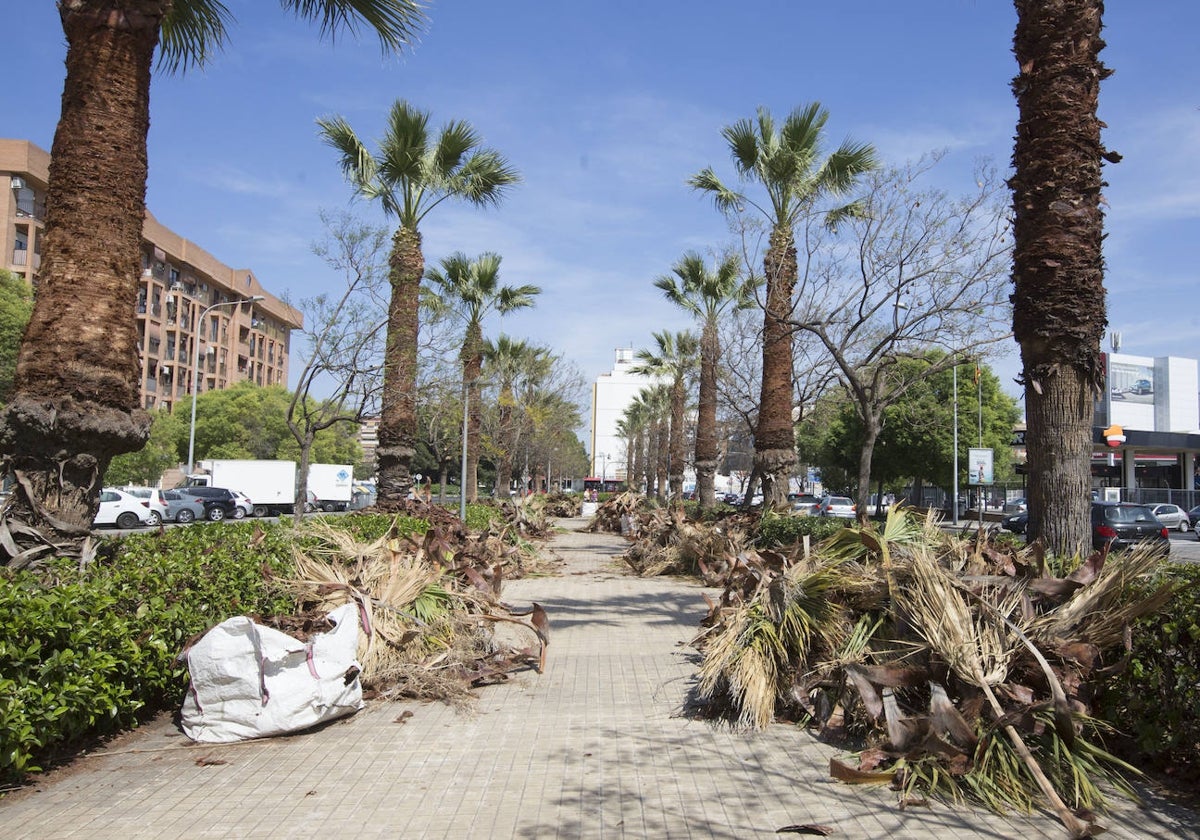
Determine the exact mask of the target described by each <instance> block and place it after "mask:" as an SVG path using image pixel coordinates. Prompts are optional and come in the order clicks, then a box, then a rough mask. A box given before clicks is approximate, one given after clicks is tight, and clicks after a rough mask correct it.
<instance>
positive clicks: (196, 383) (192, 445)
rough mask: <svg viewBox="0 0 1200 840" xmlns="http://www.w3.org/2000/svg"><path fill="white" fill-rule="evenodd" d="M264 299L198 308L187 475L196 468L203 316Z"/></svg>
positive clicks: (258, 297)
mask: <svg viewBox="0 0 1200 840" xmlns="http://www.w3.org/2000/svg"><path fill="white" fill-rule="evenodd" d="M265 299H266V298H265V296H263V295H254V296H252V297H248V298H243V299H241V300H226V301H222V302H221V303H214V304H212V305H211V306H206V307H205V308H204V309H202V310H200V317H199V318H197V319H196V342H195V344H196V350H195V352H194V353H192V422H191V425H190V426H189V427H188V468H187V471H188V475H191V474H192V473H193V472H194V471H195V468H196V393H197V392H198V391H199V390H200V338H201V336H203V335H204V316H205V315H207V314H208V313H209V312H212V311H213V310H214V309H216V308H217V307H220V306H241V305H242V304H243V303H254V302H255V301H257V300H265Z"/></svg>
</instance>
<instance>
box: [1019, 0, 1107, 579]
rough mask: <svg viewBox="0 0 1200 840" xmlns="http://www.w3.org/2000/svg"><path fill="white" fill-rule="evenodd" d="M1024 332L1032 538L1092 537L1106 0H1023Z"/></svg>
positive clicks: (1053, 546) (1101, 320) (1101, 321)
mask: <svg viewBox="0 0 1200 840" xmlns="http://www.w3.org/2000/svg"><path fill="white" fill-rule="evenodd" d="M1015 5H1016V8H1017V17H1018V20H1017V29H1016V34H1015V37H1014V39H1013V51H1014V54H1015V56H1016V59H1017V64H1018V65H1019V67H1020V73H1019V75H1018V76H1017V77H1016V78H1015V79H1014V80H1013V91H1014V93H1015V94H1016V98H1017V105H1018V108H1019V112H1020V117H1019V122H1018V124H1017V137H1016V144H1015V147H1014V150H1013V165H1014V170H1015V174H1014V175H1013V177H1012V179H1011V180H1010V181H1009V185H1010V186H1011V187H1012V190H1013V210H1014V225H1013V231H1014V248H1013V279H1014V287H1015V288H1014V293H1013V297H1012V300H1013V331H1014V333H1015V335H1016V339H1017V341H1018V343H1019V344H1020V346H1021V361H1022V365H1023V368H1024V372H1023V378H1024V383H1025V413H1026V422H1027V425H1028V431H1027V433H1026V438H1025V442H1026V447H1027V450H1028V464H1029V488H1028V492H1029V525H1028V531H1027V533H1028V536H1029V538H1030V539H1038V538H1040V539H1042V540H1043V541H1044V542H1045V543H1046V545H1047V546H1048V547H1049V548H1050V550H1051V551H1053V552H1055V553H1058V554H1062V555H1070V554H1071V553H1073V552H1075V551H1077V550H1079V549H1080V548H1083V547H1086V546H1088V545H1089V544H1090V524H1089V523H1090V519H1089V505H1090V497H1089V493H1088V489H1089V487H1090V484H1091V451H1092V412H1093V405H1094V399H1095V397H1096V395H1097V394H1098V393H1100V392H1101V389H1102V388H1103V374H1102V371H1101V366H1100V342H1101V340H1102V338H1103V336H1104V329H1105V326H1106V323H1107V317H1106V314H1105V293H1104V265H1103V258H1102V252H1101V241H1102V238H1103V227H1104V217H1103V214H1102V213H1101V211H1100V199H1101V195H1100V189H1101V186H1102V184H1103V181H1102V178H1101V172H1100V165H1101V164H1100V160H1101V155H1102V154H1103V153H1104V149H1103V147H1102V146H1101V142H1100V121H1099V120H1098V119H1097V117H1096V108H1097V103H1098V100H1099V89H1100V81H1101V79H1103V78H1105V77H1107V76H1108V75H1109V74H1110V71H1109V70H1107V69H1106V68H1105V67H1104V66H1103V65H1102V64H1101V63H1100V61H1099V53H1100V50H1101V49H1103V48H1104V41H1103V40H1102V39H1101V38H1100V31H1101V28H1102V23H1101V16H1102V14H1103V10H1104V4H1103V3H1102V2H1100V0H1016V4H1015Z"/></svg>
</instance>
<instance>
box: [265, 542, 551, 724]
mask: <svg viewBox="0 0 1200 840" xmlns="http://www.w3.org/2000/svg"><path fill="white" fill-rule="evenodd" d="M522 562H523V560H522V556H521V553H520V551H519V550H518V549H517V548H515V547H514V546H512V544H511V541H509V540H507V539H505V538H504V537H503V536H502V535H497V534H493V533H490V532H485V533H483V534H481V535H478V536H468V537H465V538H464V537H461V535H460V536H458V537H456V536H454V535H451V534H450V533H448V532H447V531H445V530H443V529H441V528H438V527H432V528H431V529H430V530H429V531H428V532H427V533H426V534H425V535H424V537H414V538H405V537H400V536H396V535H394V534H388V535H385V536H383V537H381V538H379V539H377V540H375V541H374V542H370V543H362V542H359V541H357V540H356V539H355V538H354V537H353V536H351V535H350V534H347V533H346V532H345V531H343V530H340V529H338V528H336V527H334V526H332V525H331V524H329V523H327V522H325V521H323V520H320V519H315V520H312V521H311V522H310V523H307V524H306V526H305V531H304V539H303V540H299V541H297V547H296V548H295V549H294V550H293V566H294V570H293V573H292V575H291V577H290V578H289V579H288V580H287V581H286V582H285V583H286V585H287V587H288V589H289V590H290V592H291V593H292V594H293V596H294V597H295V599H296V603H297V605H298V612H297V616H293V617H290V618H288V619H282V620H281V619H276V620H273V621H271V622H269V623H271V624H273V625H274V626H276V627H278V628H279V629H282V630H284V631H285V632H294V631H295V630H297V629H299V628H300V627H303V626H305V625H306V624H307V625H308V626H310V627H311V626H316V627H317V629H323V628H322V627H321V626H320V622H313V621H311V620H309V618H310V617H313V616H319V617H323V616H324V615H325V614H326V613H328V612H330V611H331V610H333V609H335V608H337V607H339V606H341V605H343V604H346V603H356V604H358V606H359V611H360V614H361V615H362V619H363V620H362V626H363V628H364V629H365V630H366V632H364V633H362V634H361V636H360V645H359V662H360V663H361V665H362V673H361V679H362V684H363V688H364V690H365V694H366V696H368V697H381V698H385V699H395V698H402V697H405V698H417V699H437V700H443V701H446V702H449V703H452V704H455V705H463V704H466V703H467V702H469V699H470V697H471V695H470V689H471V688H474V687H477V686H482V685H488V684H491V683H495V682H500V681H503V680H505V679H507V675H508V674H509V673H511V672H513V671H515V670H521V669H525V668H530V667H532V668H536V669H537V671H538V672H539V673H541V672H542V670H543V669H544V668H545V662H546V646H547V644H548V642H549V623H548V620H547V617H546V613H545V611H544V610H543V609H542V608H541V607H540V606H539V605H537V604H533V605H531V606H530V607H527V608H523V609H519V608H515V607H512V606H509V605H508V604H505V603H504V602H503V601H502V600H501V599H500V591H501V586H502V583H503V580H504V578H505V576H506V575H508V576H516V575H519V574H521V573H522V572H523V571H526V569H524V568H523V567H522V565H521V564H522ZM499 624H507V625H516V626H517V627H518V628H520V632H521V633H523V634H524V640H525V641H526V642H527V644H525V645H523V646H520V647H515V646H506V645H503V644H500V643H499V642H497V640H496V639H497V634H496V633H495V632H494V629H495V628H496V626H497V625H499ZM510 635H511V634H510Z"/></svg>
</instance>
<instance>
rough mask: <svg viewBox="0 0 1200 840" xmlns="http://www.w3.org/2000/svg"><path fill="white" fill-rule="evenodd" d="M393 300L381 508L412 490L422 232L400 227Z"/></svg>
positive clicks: (382, 417) (379, 458)
mask: <svg viewBox="0 0 1200 840" xmlns="http://www.w3.org/2000/svg"><path fill="white" fill-rule="evenodd" d="M388 267H389V273H388V280H389V281H390V282H391V285H392V297H391V300H390V301H389V303H388V331H387V349H386V351H385V356H384V363H383V396H382V400H381V405H380V412H379V447H378V448H377V449H376V450H375V463H376V465H377V468H378V477H377V481H376V485H377V488H378V494H379V495H378V501H377V502H376V505H377V506H378V507H379V508H380V509H381V510H385V511H386V510H389V509H393V510H394V509H396V508H397V507H400V506H403V504H404V502H405V500H406V499H407V498H408V493H409V490H411V489H412V459H413V456H414V455H415V454H416V451H417V402H416V391H417V337H418V331H419V329H420V321H419V318H418V308H417V304H418V301H419V299H420V293H421V277H422V276H424V274H425V257H424V255H423V254H422V253H421V233H420V231H418V230H416V229H414V228H406V227H400V228H398V229H397V230H396V233H395V235H394V236H393V237H392V253H391V255H390V256H389V257H388Z"/></svg>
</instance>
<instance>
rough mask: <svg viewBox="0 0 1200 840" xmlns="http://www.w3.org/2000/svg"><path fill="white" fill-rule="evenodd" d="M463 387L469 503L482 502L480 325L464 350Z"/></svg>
mask: <svg viewBox="0 0 1200 840" xmlns="http://www.w3.org/2000/svg"><path fill="white" fill-rule="evenodd" d="M461 358H462V365H463V385H464V386H465V388H466V390H467V463H466V467H467V470H466V472H467V486H466V487H465V488H463V489H464V490H465V492H466V494H467V501H468V502H474V501H476V500H478V498H479V434H480V431H481V429H482V428H483V407H482V405H481V402H482V399H483V389H482V388H481V387H480V385H479V372H480V371H481V370H483V331H482V330H481V329H480V326H479V324H476V323H472V324H469V325H468V326H467V335H466V337H465V339H464V340H463V346H462V354H461Z"/></svg>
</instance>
